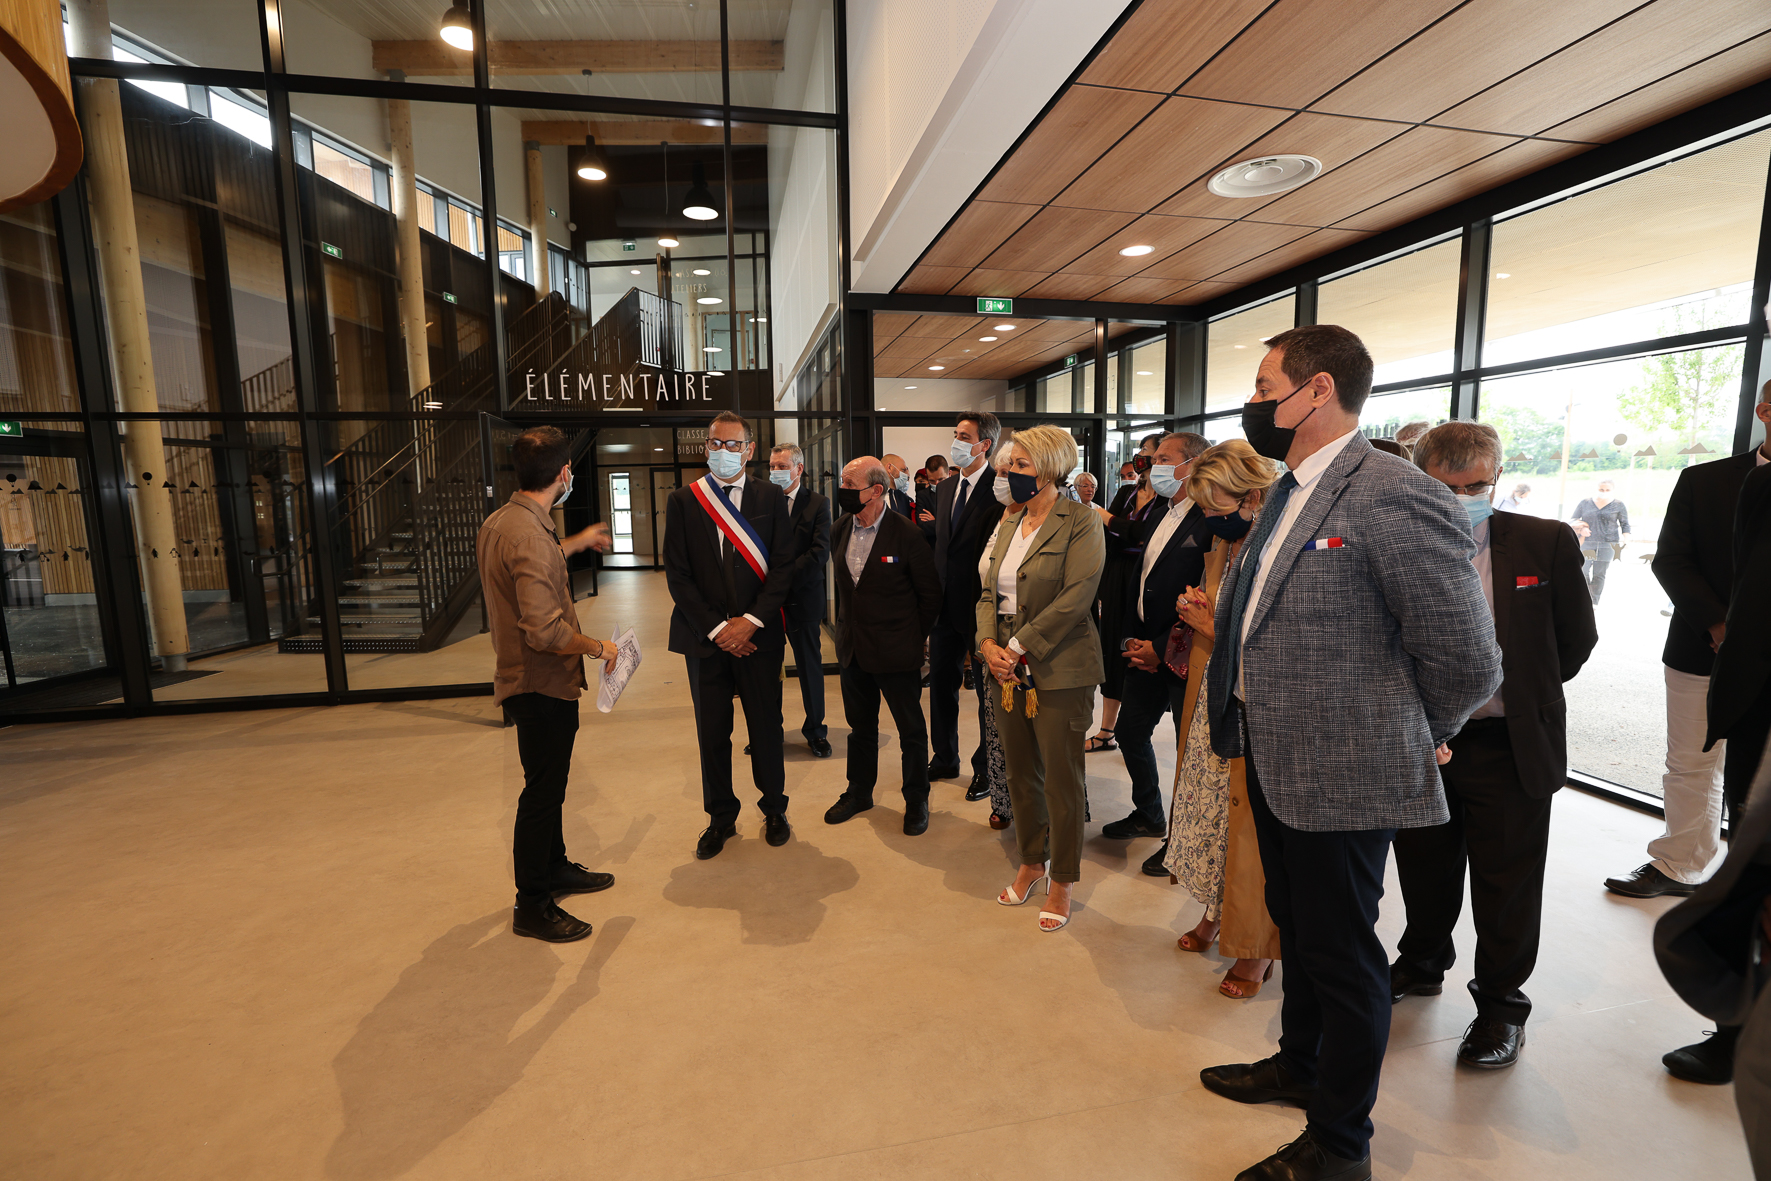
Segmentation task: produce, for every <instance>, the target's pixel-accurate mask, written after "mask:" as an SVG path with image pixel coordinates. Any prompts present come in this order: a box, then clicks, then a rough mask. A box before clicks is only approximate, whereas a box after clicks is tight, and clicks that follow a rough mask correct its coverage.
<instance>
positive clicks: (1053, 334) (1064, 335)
mask: <svg viewBox="0 0 1771 1181" xmlns="http://www.w3.org/2000/svg"><path fill="white" fill-rule="evenodd" d="M1094 330H1095V329H1094V325H1093V324H1090V323H1089V322H1088V321H1087V320H1041V321H1039V322H1038V323H1037V324H1036V325H1034V326H1033V327H1032V328H1029V329H1028V330H1027V335H1028V336H1029V337H1031V338H1032V339H1034V340H1043V341H1045V342H1047V343H1048V344H1049V343H1060V342H1068V341H1072V340H1075V339H1076V338H1077V337H1078V336H1087V335H1088V334H1089V333H1091V332H1093V331H1094Z"/></svg>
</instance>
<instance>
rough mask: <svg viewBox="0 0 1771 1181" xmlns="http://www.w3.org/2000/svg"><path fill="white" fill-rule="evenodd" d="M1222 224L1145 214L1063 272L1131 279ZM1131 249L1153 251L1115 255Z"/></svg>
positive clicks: (1216, 221)
mask: <svg viewBox="0 0 1771 1181" xmlns="http://www.w3.org/2000/svg"><path fill="white" fill-rule="evenodd" d="M1226 224H1227V223H1226V222H1225V221H1224V220H1221V219H1211V218H1203V217H1158V216H1155V215H1154V214H1147V215H1145V216H1144V217H1140V218H1138V220H1136V221H1134V222H1132V223H1131V224H1130V225H1128V226H1126V227H1125V228H1124V229H1123V230H1120V231H1119V232H1118V233H1117V234H1115V235H1113V236H1112V237H1111V238H1109V239H1107V241H1105V242H1103V243H1101V244H1100V245H1099V246H1097V247H1095V248H1094V249H1093V250H1091V251H1089V252H1088V253H1087V254H1085V255H1083V256H1082V257H1081V258H1078V259H1076V260H1075V261H1073V262H1071V263H1070V264H1069V265H1068V266H1066V267H1065V268H1064V269H1065V271H1067V272H1068V271H1075V272H1079V273H1081V274H1085V275H1120V276H1129V275H1135V274H1137V273H1138V272H1139V271H1141V270H1143V269H1144V268H1145V267H1146V266H1148V265H1149V264H1150V260H1151V259H1152V258H1165V257H1167V256H1168V255H1170V254H1173V253H1174V252H1175V251H1177V250H1180V249H1182V248H1184V247H1187V246H1191V245H1193V243H1195V242H1197V241H1199V239H1201V238H1203V237H1205V236H1206V235H1207V234H1211V233H1214V232H1216V231H1218V230H1221V229H1223V228H1224V226H1225V225H1226ZM1133 245H1140V246H1154V247H1155V248H1156V249H1155V250H1153V251H1150V252H1148V253H1146V254H1142V255H1139V256H1138V257H1136V258H1127V257H1126V256H1125V255H1123V254H1121V253H1119V251H1120V249H1121V248H1122V247H1126V246H1133Z"/></svg>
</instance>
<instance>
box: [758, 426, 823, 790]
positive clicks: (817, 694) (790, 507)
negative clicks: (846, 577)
mask: <svg viewBox="0 0 1771 1181" xmlns="http://www.w3.org/2000/svg"><path fill="white" fill-rule="evenodd" d="M805 471H806V458H805V454H804V452H802V451H801V450H800V449H799V445H798V444H797V443H778V444H776V445H775V447H774V448H773V449H772V450H770V452H769V483H771V484H773V485H774V486H775V487H777V488H779V489H781V491H783V492H784V493H786V494H787V520H788V523H789V524H790V525H792V526H793V551H792V559H793V582H792V587H791V589H790V590H789V591H788V592H787V642H788V643H789V644H791V645H792V646H793V663H794V666H795V667H796V668H798V669H799V698H800V701H801V702H802V703H803V704H804V705H805V710H806V722H805V725H804V726H802V727H800V733H801V734H804V735H805V738H806V745H807V746H809V747H811V748H812V753H813V754H815V755H817V756H818V757H819V758H821V759H827V758H829V757H830V737H829V730H828V728H827V727H826V726H825V725H824V636H823V632H824V564H825V563H826V562H828V561H830V502H829V501H828V500H826V499H825V498H824V497H822V496H820V495H819V494H818V493H816V492H814V491H812V490H811V488H809V487H807V486H806V483H805Z"/></svg>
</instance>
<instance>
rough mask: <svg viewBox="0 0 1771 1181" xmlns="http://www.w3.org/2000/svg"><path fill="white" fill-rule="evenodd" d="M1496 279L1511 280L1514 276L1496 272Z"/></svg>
mask: <svg viewBox="0 0 1771 1181" xmlns="http://www.w3.org/2000/svg"><path fill="white" fill-rule="evenodd" d="M1494 277H1495V278H1496V279H1511V278H1512V277H1513V276H1511V275H1510V274H1508V273H1507V272H1505V271H1496V272H1494Z"/></svg>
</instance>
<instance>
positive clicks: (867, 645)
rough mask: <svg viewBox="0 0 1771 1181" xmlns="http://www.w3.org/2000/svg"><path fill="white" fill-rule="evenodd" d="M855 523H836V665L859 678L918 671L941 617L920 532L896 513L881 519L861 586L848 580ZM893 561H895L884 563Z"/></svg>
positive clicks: (936, 581)
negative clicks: (858, 674)
mask: <svg viewBox="0 0 1771 1181" xmlns="http://www.w3.org/2000/svg"><path fill="white" fill-rule="evenodd" d="M854 531H855V518H854V516H853V515H852V514H848V515H845V516H844V517H843V518H842V519H841V520H840V521H838V522H837V523H836V537H835V540H834V542H833V543H832V548H831V554H832V555H833V557H832V561H833V562H834V563H835V566H836V662H837V663H838V664H839V665H842V666H843V667H845V668H846V667H848V666H849V665H850V664H855V665H857V666H859V667H860V668H861V670H862V671H863V672H870V673H903V672H917V671H919V670H920V669H921V668H922V642H923V641H924V640H926V639H927V638H928V634H929V629H930V628H932V627H933V626H934V625H935V616H936V615H938V614H940V611H941V579H940V577H939V576H938V575H937V574H936V573H935V555H934V554H933V552H931V551H930V550H929V547H928V543H927V542H925V541H923V539H922V530H920V529H918V528H917V527H916V526H915V525H913V524H912V523H911V522H910V521H909V520H907V519H906V518H904V517H902V516H899V515H898V514H897V513H894V512H884V513H881V514H880V515H879V533H878V535H877V536H875V537H874V539H873V549H872V550H870V551H869V552H868V554H867V564H866V565H865V566H864V567H862V569H861V581H860V583H859V584H856V583H855V582H853V581H851V580H850V578H849V561H848V549H849V537H850V535H851V534H853V533H854ZM887 558H896V559H897V560H896V561H886V560H885V559H887Z"/></svg>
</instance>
